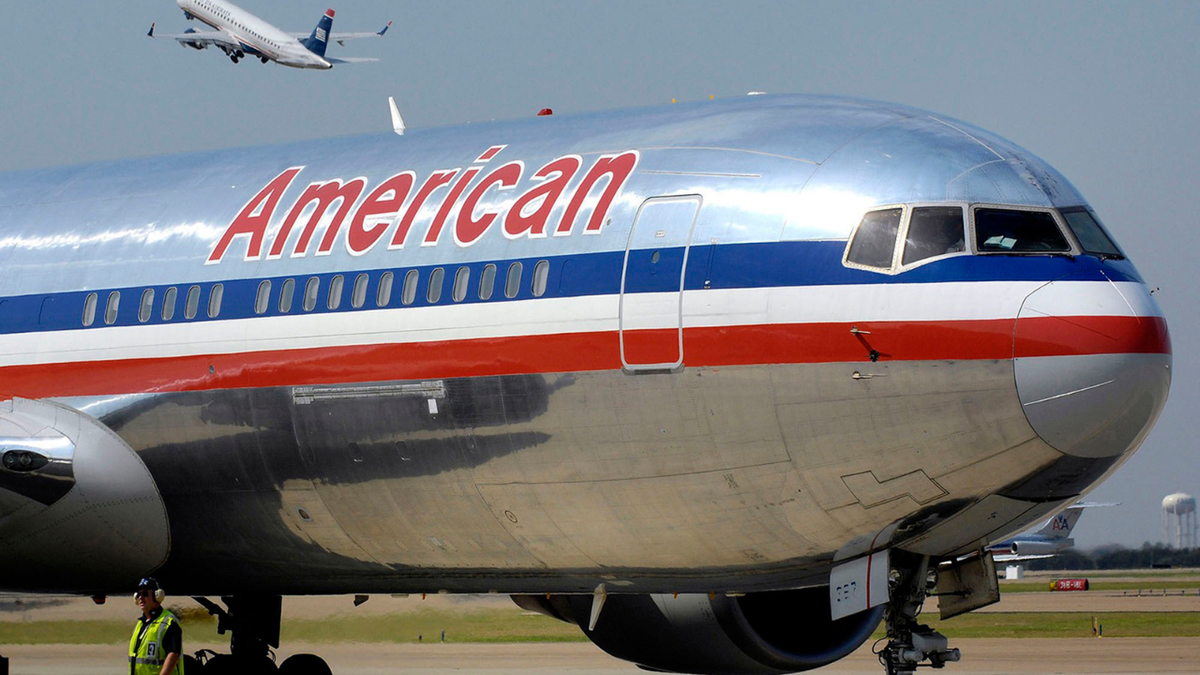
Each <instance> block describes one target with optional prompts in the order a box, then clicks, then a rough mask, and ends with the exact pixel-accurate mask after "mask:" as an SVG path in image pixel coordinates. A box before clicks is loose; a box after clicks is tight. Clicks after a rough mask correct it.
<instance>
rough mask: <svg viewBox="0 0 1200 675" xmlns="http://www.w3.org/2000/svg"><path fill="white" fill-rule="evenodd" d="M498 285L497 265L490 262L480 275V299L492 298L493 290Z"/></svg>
mask: <svg viewBox="0 0 1200 675" xmlns="http://www.w3.org/2000/svg"><path fill="white" fill-rule="evenodd" d="M495 287H496V266H495V265H493V264H491V263H488V264H487V265H485V266H484V268H483V273H482V274H480V275H479V299H480V300H490V299H491V298H492V290H493V289H494V288H495Z"/></svg>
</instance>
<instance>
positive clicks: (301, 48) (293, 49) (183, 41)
mask: <svg viewBox="0 0 1200 675" xmlns="http://www.w3.org/2000/svg"><path fill="white" fill-rule="evenodd" d="M175 3H176V4H177V5H179V7H180V9H182V10H183V14H184V16H186V17H187V18H188V20H189V21H190V20H192V19H197V20H199V21H200V22H202V23H205V24H207V25H209V26H211V27H212V29H213V30H211V31H197V30H195V29H194V28H189V29H188V30H186V31H184V32H183V33H175V34H171V35H160V34H157V33H155V32H154V24H150V32H148V33H147V35H149V36H150V37H153V38H164V39H172V40H176V41H178V42H179V44H180V45H182V46H184V47H191V48H193V49H207V48H208V47H209V46H213V47H216V48H217V49H220V50H221V51H223V52H225V54H226V55H227V56H229V58H230V60H232V61H233V62H234V63H237V62H238V61H239V60H241V59H242V58H244V57H246V56H250V57H252V58H258V59H259V60H261V61H262V62H263V63H266V62H267V61H275V62H276V63H279V64H282V65H285V66H291V67H292V68H316V69H321V70H327V69H329V68H332V67H333V64H335V63H363V62H367V61H378V60H379V59H372V58H350V57H342V58H333V57H330V56H326V54H325V48H326V46H327V45H328V43H329V42H330V41H334V42H337V43H338V44H344V43H345V41H346V40H352V39H355V38H366V37H381V36H383V34H384V33H386V32H387V30H388V28H390V27H391V25H392V23H391V22H390V21H389V22H388V25H386V26H384V27H383V29H382V30H379V31H375V32H366V33H333V32H331V29H332V27H333V10H332V9H329V10H326V11H325V15H324V16H322V17H321V20H320V22H318V23H317V27H316V28H314V29H313V31H312V33H311V34H310V33H287V32H284V31H282V30H280V29H278V28H276V27H275V26H273V25H271V24H269V23H267V22H266V21H263V20H262V19H260V18H258V17H257V16H254V15H253V14H251V13H250V12H247V11H246V10H244V9H242V8H241V7H238V6H237V5H235V4H233V3H232V2H226V0H175Z"/></svg>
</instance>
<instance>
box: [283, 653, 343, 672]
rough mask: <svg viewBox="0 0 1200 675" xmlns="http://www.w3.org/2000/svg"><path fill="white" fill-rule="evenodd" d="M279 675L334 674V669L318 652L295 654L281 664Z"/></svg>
mask: <svg viewBox="0 0 1200 675" xmlns="http://www.w3.org/2000/svg"><path fill="white" fill-rule="evenodd" d="M279 675H333V671H332V670H330V669H329V664H327V663H325V659H323V658H321V657H319V656H317V655H316V654H293V655H292V656H289V657H288V658H287V659H285V660H284V662H283V663H282V664H280V666H279Z"/></svg>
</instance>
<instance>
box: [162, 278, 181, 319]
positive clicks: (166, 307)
mask: <svg viewBox="0 0 1200 675" xmlns="http://www.w3.org/2000/svg"><path fill="white" fill-rule="evenodd" d="M178 295H179V291H177V290H175V287H174V286H172V287H170V288H168V289H167V290H166V291H164V292H163V308H162V318H163V321H170V320H171V319H174V318H175V300H176V296H178Z"/></svg>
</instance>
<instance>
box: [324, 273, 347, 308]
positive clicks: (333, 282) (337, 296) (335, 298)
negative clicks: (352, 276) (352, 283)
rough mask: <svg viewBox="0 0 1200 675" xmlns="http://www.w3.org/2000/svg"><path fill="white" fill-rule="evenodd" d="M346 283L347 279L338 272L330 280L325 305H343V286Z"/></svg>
mask: <svg viewBox="0 0 1200 675" xmlns="http://www.w3.org/2000/svg"><path fill="white" fill-rule="evenodd" d="M345 285H346V279H345V277H343V276H342V275H340V274H338V275H336V276H334V277H333V278H332V279H330V280H329V297H328V298H326V299H325V306H326V307H328V308H329V309H337V308H338V307H341V306H342V287H343V286H345Z"/></svg>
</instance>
